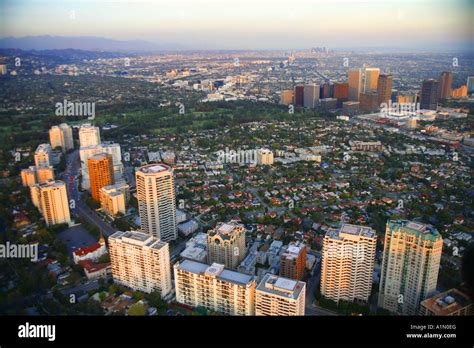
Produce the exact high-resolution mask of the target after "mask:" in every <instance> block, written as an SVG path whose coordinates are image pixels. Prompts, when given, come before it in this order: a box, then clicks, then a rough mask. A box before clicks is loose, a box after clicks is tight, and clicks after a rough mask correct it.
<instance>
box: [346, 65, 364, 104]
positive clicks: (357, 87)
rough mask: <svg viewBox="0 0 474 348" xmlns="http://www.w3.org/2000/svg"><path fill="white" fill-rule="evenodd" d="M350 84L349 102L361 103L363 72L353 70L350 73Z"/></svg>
mask: <svg viewBox="0 0 474 348" xmlns="http://www.w3.org/2000/svg"><path fill="white" fill-rule="evenodd" d="M348 82H349V100H350V101H359V95H360V92H362V91H361V88H362V72H361V70H360V69H351V70H349V73H348Z"/></svg>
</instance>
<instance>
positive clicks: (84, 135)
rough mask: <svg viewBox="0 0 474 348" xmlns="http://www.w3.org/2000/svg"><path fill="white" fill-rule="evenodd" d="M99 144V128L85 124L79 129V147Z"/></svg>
mask: <svg viewBox="0 0 474 348" xmlns="http://www.w3.org/2000/svg"><path fill="white" fill-rule="evenodd" d="M99 144H100V130H99V127H94V126H93V125H91V124H90V123H85V124H83V125H81V127H80V128H79V146H80V147H87V146H91V145H99Z"/></svg>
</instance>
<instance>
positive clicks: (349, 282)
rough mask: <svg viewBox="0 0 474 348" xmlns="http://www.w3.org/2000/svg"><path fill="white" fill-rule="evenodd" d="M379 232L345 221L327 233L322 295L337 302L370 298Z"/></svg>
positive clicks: (322, 265) (322, 273) (324, 243)
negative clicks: (345, 222)
mask: <svg viewBox="0 0 474 348" xmlns="http://www.w3.org/2000/svg"><path fill="white" fill-rule="evenodd" d="M376 245H377V234H376V232H375V231H374V230H373V229H372V228H370V227H365V226H356V225H350V224H343V225H342V226H341V227H340V228H338V229H331V230H329V231H327V232H326V235H325V236H324V240H323V249H322V255H323V258H322V262H321V295H323V296H324V297H326V298H328V299H331V300H333V301H335V302H339V301H340V300H344V301H355V300H359V301H368V299H369V296H370V293H371V290H372V277H373V272H374V261H375V248H376Z"/></svg>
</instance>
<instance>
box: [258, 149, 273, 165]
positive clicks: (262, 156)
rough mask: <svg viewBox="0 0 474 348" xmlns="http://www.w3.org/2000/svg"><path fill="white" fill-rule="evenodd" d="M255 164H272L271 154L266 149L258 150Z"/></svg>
mask: <svg viewBox="0 0 474 348" xmlns="http://www.w3.org/2000/svg"><path fill="white" fill-rule="evenodd" d="M257 164H258V165H259V166H262V165H268V166H271V165H272V164H273V152H271V151H270V150H268V149H260V150H258V151H257Z"/></svg>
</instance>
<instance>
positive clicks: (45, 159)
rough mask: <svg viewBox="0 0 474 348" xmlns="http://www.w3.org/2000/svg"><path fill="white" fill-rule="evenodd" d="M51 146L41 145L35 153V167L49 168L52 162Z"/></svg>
mask: <svg viewBox="0 0 474 348" xmlns="http://www.w3.org/2000/svg"><path fill="white" fill-rule="evenodd" d="M51 151H52V150H51V145H49V144H39V145H38V147H37V148H36V151H35V166H36V167H49V166H50V163H51V162H50V161H51Z"/></svg>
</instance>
